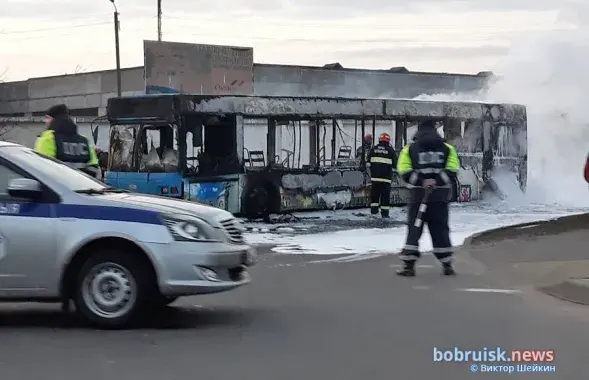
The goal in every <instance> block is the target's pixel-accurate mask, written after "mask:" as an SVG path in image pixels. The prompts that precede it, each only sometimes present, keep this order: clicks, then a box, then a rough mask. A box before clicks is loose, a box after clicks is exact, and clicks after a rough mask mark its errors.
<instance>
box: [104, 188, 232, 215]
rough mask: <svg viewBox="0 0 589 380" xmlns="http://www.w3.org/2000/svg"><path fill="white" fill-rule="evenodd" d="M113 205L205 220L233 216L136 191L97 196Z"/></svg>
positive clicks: (190, 203)
mask: <svg viewBox="0 0 589 380" xmlns="http://www.w3.org/2000/svg"><path fill="white" fill-rule="evenodd" d="M99 198H100V199H101V200H102V201H104V202H105V203H110V205H111V206H114V207H133V208H138V209H143V210H150V211H156V212H161V213H166V214H182V215H190V216H196V217H198V218H201V219H205V220H207V221H220V220H226V219H230V218H232V217H233V215H232V214H231V213H229V212H227V211H225V210H221V209H219V208H216V207H212V206H207V205H203V204H200V203H196V202H192V201H190V202H189V201H184V200H178V199H172V198H165V197H158V196H152V195H145V194H136V193H122V194H108V195H103V196H100V197H99Z"/></svg>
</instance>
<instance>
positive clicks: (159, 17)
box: [157, 0, 162, 42]
mask: <svg viewBox="0 0 589 380" xmlns="http://www.w3.org/2000/svg"><path fill="white" fill-rule="evenodd" d="M157 40H158V41H160V42H161V40H162V0H157Z"/></svg>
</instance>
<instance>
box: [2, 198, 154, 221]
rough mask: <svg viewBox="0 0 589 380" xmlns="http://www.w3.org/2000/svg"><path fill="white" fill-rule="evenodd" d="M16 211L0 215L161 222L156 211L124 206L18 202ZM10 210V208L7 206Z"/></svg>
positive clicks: (11, 203)
mask: <svg viewBox="0 0 589 380" xmlns="http://www.w3.org/2000/svg"><path fill="white" fill-rule="evenodd" d="M5 205H18V207H19V210H18V213H10V211H8V212H2V213H0V216H2V215H4V216H24V217H32V218H76V219H86V220H111V221H113V222H133V223H145V224H159V225H161V224H162V221H161V219H160V217H159V215H158V213H157V212H154V211H149V210H141V209H134V208H124V207H108V206H89V205H70V204H52V203H18V202H10V203H7V204H6V203H5ZM7 210H10V208H7Z"/></svg>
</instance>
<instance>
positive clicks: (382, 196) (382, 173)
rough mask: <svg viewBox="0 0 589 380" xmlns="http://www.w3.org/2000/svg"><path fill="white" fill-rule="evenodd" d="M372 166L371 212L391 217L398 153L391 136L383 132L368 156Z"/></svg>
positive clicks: (368, 164) (369, 165)
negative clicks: (392, 181)
mask: <svg viewBox="0 0 589 380" xmlns="http://www.w3.org/2000/svg"><path fill="white" fill-rule="evenodd" d="M366 162H367V166H368V167H369V168H370V213H371V214H372V215H376V214H378V210H379V209H380V216H381V217H383V218H388V217H389V210H390V208H391V180H392V178H393V170H395V166H397V154H396V153H395V149H393V147H392V146H391V136H389V134H388V133H381V134H380V136H379V137H378V144H377V145H375V146H374V147H372V149H370V151H369V152H368V157H367V158H366Z"/></svg>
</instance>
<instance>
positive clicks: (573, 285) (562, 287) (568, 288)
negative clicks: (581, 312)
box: [538, 278, 589, 306]
mask: <svg viewBox="0 0 589 380" xmlns="http://www.w3.org/2000/svg"><path fill="white" fill-rule="evenodd" d="M538 290H539V291H541V292H543V293H545V294H548V295H549V296H552V297H555V298H558V299H560V300H563V301H568V302H572V303H576V304H580V305H587V306H589V278H571V279H568V280H566V281H563V282H561V283H558V284H556V285H550V286H544V287H539V288H538Z"/></svg>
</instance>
